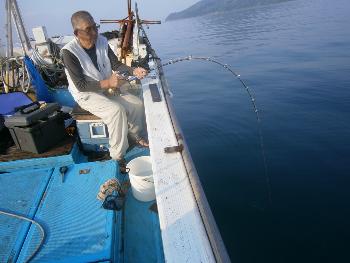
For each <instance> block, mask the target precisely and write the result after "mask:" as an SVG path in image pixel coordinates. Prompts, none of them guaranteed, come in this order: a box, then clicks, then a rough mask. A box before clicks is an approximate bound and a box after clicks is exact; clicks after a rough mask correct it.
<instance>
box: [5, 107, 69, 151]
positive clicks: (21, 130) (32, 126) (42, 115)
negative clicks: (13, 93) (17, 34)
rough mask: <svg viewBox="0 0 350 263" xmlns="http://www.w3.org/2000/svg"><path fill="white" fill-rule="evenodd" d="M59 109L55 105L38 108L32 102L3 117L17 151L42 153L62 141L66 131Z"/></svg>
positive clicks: (62, 115)
mask: <svg viewBox="0 0 350 263" xmlns="http://www.w3.org/2000/svg"><path fill="white" fill-rule="evenodd" d="M60 108H61V107H60V105H59V104H57V103H48V104H46V105H45V106H40V105H39V104H38V103H37V102H34V103H31V104H29V105H26V106H23V107H20V108H19V109H18V111H17V112H16V113H14V114H13V115H12V116H8V117H5V126H6V127H7V128H8V129H9V130H10V133H11V137H12V139H13V141H14V142H15V144H16V147H17V149H19V150H22V151H28V152H33V153H42V152H45V151H46V150H48V149H49V148H51V147H52V146H55V145H56V144H58V143H59V142H60V141H62V140H63V139H64V137H65V136H66V131H65V127H64V114H63V113H62V112H60V111H59V110H60Z"/></svg>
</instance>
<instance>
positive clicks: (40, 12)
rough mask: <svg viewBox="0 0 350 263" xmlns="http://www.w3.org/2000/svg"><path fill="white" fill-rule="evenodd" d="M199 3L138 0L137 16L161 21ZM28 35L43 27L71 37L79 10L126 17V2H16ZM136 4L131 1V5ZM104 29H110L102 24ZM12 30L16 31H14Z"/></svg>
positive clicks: (0, 6)
mask: <svg viewBox="0 0 350 263" xmlns="http://www.w3.org/2000/svg"><path fill="white" fill-rule="evenodd" d="M198 1H199V0H176V1H171V0H138V1H137V4H138V9H139V15H140V17H141V18H142V19H146V20H162V23H163V21H164V19H165V18H166V17H167V15H169V14H170V13H172V12H177V11H181V10H183V9H185V8H187V7H189V6H191V5H193V4H194V3H196V2H198ZM17 3H18V5H19V8H20V11H21V14H22V18H23V21H24V25H25V28H26V31H27V34H28V35H29V36H32V32H31V29H32V28H33V27H36V26H39V25H44V26H45V27H46V30H47V32H48V35H49V36H53V35H65V34H71V33H72V30H71V25H70V17H71V15H72V13H74V12H75V11H78V10H87V11H89V12H90V13H91V14H92V16H93V17H94V18H95V21H96V22H98V21H99V20H100V19H120V18H124V17H126V15H127V1H126V0H97V1H96V0H93V1H91V0H90V1H89V0H58V1H52V0H17ZM134 3H135V1H134V0H132V6H134ZM0 23H1V27H0V38H1V43H2V44H4V43H6V39H5V32H6V31H5V23H6V15H5V0H0ZM102 28H103V29H105V30H109V29H111V28H110V27H108V26H105V25H103V26H102ZM14 31H15V30H14Z"/></svg>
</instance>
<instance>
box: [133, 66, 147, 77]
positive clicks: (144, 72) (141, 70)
mask: <svg viewBox="0 0 350 263" xmlns="http://www.w3.org/2000/svg"><path fill="white" fill-rule="evenodd" d="M132 74H133V75H134V76H136V77H137V78H138V79H143V78H144V77H145V76H146V75H147V70H145V69H144V68H141V67H138V68H135V69H134V71H133V73H132Z"/></svg>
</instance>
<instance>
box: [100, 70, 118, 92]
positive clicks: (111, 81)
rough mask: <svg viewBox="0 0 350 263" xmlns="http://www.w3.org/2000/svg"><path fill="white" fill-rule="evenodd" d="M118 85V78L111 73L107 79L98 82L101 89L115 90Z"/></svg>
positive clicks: (115, 74)
mask: <svg viewBox="0 0 350 263" xmlns="http://www.w3.org/2000/svg"><path fill="white" fill-rule="evenodd" d="M119 84H120V77H119V76H118V74H117V73H115V72H113V73H112V75H111V76H110V77H109V78H108V79H105V80H101V81H100V85H101V88H102V89H116V88H117V87H118V85H119Z"/></svg>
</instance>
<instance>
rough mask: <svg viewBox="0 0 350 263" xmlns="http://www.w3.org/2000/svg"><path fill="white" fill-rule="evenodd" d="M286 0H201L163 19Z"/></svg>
mask: <svg viewBox="0 0 350 263" xmlns="http://www.w3.org/2000/svg"><path fill="white" fill-rule="evenodd" d="M286 1H290V0H202V1H199V2H197V3H195V4H194V5H192V6H190V7H189V8H187V9H185V10H183V11H180V12H176V13H171V14H170V15H168V16H167V18H166V19H165V21H170V20H177V19H183V18H189V17H195V16H202V15H206V14H210V13H215V12H223V11H229V10H232V9H238V8H243V7H252V6H258V5H266V4H273V3H280V2H286Z"/></svg>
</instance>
